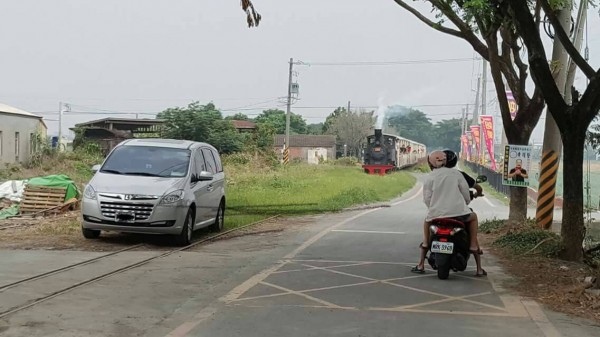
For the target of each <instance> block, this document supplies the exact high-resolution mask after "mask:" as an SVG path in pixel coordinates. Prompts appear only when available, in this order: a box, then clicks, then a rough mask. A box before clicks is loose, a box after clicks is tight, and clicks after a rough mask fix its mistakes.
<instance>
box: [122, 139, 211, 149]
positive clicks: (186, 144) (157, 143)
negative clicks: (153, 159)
mask: <svg viewBox="0 0 600 337" xmlns="http://www.w3.org/2000/svg"><path fill="white" fill-rule="evenodd" d="M119 146H151V147H168V148H173V149H191V148H198V147H201V146H206V147H210V148H214V147H213V146H212V145H210V144H208V143H202V142H195V141H191V140H181V139H162V138H137V139H128V140H126V141H124V142H122V143H121V144H119Z"/></svg>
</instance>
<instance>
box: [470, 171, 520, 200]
mask: <svg viewBox="0 0 600 337" xmlns="http://www.w3.org/2000/svg"><path fill="white" fill-rule="evenodd" d="M460 170H461V171H463V172H465V173H466V174H468V175H470V176H471V177H473V179H475V178H477V173H475V172H473V171H471V170H470V169H469V168H468V167H460ZM479 185H481V187H482V188H483V195H485V196H491V197H492V198H494V199H496V200H499V201H500V202H502V203H503V204H504V205H506V206H508V205H509V204H510V199H509V198H508V197H507V196H506V195H504V194H503V193H500V192H498V191H496V190H495V189H494V188H493V187H492V185H490V183H488V182H485V183H479Z"/></svg>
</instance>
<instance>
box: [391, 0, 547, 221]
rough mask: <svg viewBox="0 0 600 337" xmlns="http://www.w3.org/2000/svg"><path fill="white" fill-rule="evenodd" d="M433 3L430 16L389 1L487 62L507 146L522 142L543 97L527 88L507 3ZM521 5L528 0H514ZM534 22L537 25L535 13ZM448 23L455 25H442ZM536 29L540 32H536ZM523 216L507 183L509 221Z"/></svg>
mask: <svg viewBox="0 0 600 337" xmlns="http://www.w3.org/2000/svg"><path fill="white" fill-rule="evenodd" d="M425 1H426V2H427V3H429V4H430V5H431V6H432V7H433V12H434V15H435V18H434V19H430V18H428V17H427V16H426V15H424V14H422V13H421V12H419V11H418V10H417V9H415V8H414V7H413V6H411V5H409V4H408V1H403V0H394V2H396V3H397V4H398V5H399V6H400V7H402V8H403V9H405V10H407V11H408V12H410V13H411V14H413V15H414V16H415V17H416V18H418V19H419V20H421V21H422V22H423V23H425V24H426V25H428V26H430V27H431V28H433V29H435V30H437V31H440V32H442V33H445V34H448V35H451V36H454V37H457V38H460V39H463V40H465V41H466V42H467V43H469V44H470V45H471V46H472V47H473V49H474V50H475V52H477V53H478V54H479V55H480V56H481V57H482V58H483V59H485V60H486V61H488V62H489V64H490V69H491V74H492V78H493V81H494V86H495V89H496V95H497V96H498V103H499V105H500V112H501V115H502V124H503V126H504V131H505V133H506V138H507V139H508V141H509V143H510V144H517V145H527V144H528V143H529V138H530V136H531V133H532V132H533V129H534V128H535V126H536V124H537V122H538V121H539V118H540V116H541V113H542V110H543V109H544V105H545V103H544V96H543V95H542V91H541V90H540V88H539V84H538V83H535V82H534V83H535V84H536V85H535V87H534V90H533V92H532V93H531V94H530V93H528V92H527V90H526V89H527V87H526V83H527V77H528V73H527V71H528V67H527V65H526V64H525V63H524V62H523V60H522V58H521V47H520V42H519V39H520V38H521V37H522V36H521V34H520V31H518V30H517V29H515V25H514V23H513V20H512V19H511V16H510V15H509V13H507V11H506V7H507V3H506V2H507V1H501V0H489V1H488V0H425ZM519 1H520V2H522V3H523V4H525V6H527V3H528V2H529V1H524V0H519ZM536 17H537V20H536V22H535V24H534V26H537V27H539V24H540V22H541V20H539V15H538V16H536ZM447 22H450V23H451V24H452V25H453V26H454V27H451V26H448V25H446V23H447ZM537 31H538V32H539V30H537ZM505 81H506V84H507V85H508V88H509V89H510V90H511V91H512V93H513V96H514V97H515V100H516V101H517V104H518V111H517V114H516V117H515V119H514V120H512V119H511V116H510V110H509V106H508V99H507V97H506V89H507V88H506V85H505ZM526 217H527V190H526V188H523V187H511V198H510V212H509V220H511V221H518V222H522V221H524V220H525V219H526Z"/></svg>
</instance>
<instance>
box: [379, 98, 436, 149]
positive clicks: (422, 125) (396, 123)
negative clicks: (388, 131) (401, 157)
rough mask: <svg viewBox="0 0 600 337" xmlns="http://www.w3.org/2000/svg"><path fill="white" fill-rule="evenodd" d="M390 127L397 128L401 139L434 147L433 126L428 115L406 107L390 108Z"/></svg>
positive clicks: (388, 119)
mask: <svg viewBox="0 0 600 337" xmlns="http://www.w3.org/2000/svg"><path fill="white" fill-rule="evenodd" d="M388 111H390V112H389V113H388V118H387V121H388V125H389V126H391V127H393V128H395V129H396V132H397V133H398V135H399V136H400V137H404V138H407V139H410V140H414V141H415V142H419V143H423V144H425V145H428V146H432V145H433V144H432V142H431V132H432V129H433V124H431V119H430V118H429V117H427V115H426V114H425V113H424V112H422V111H419V110H415V109H407V108H404V107H398V106H395V107H390V108H389V109H388Z"/></svg>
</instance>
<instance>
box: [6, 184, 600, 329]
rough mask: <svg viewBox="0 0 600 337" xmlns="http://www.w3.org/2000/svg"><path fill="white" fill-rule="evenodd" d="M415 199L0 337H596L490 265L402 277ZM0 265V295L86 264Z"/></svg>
mask: <svg viewBox="0 0 600 337" xmlns="http://www.w3.org/2000/svg"><path fill="white" fill-rule="evenodd" d="M421 198H422V196H421V192H420V185H419V186H417V187H415V188H414V189H413V190H411V191H410V192H408V193H406V194H405V195H404V196H403V197H402V198H400V199H398V200H396V201H394V204H393V206H392V207H385V208H379V209H369V210H365V211H353V212H345V213H340V214H335V215H321V216H314V217H307V218H305V219H303V220H302V224H298V221H294V222H295V223H296V225H294V226H291V227H290V228H289V229H288V230H286V231H284V232H280V233H267V234H264V235H259V236H245V237H239V238H235V239H231V240H226V241H219V242H215V243H213V244H210V245H207V246H203V247H202V248H200V249H198V250H195V251H193V252H183V253H180V254H176V255H173V256H169V257H167V258H164V259H161V260H158V261H155V262H152V263H150V264H148V265H145V266H143V267H140V268H137V269H134V270H131V271H128V272H126V273H123V274H119V275H116V276H113V277H111V278H107V279H104V280H102V281H100V282H97V283H94V284H91V285H89V286H87V287H85V288H82V289H77V290H74V291H72V292H70V293H68V294H65V295H62V296H60V297H57V298H54V299H52V300H50V301H47V302H44V303H42V304H40V305H37V306H35V307H32V308H30V309H27V310H24V311H21V312H18V313H15V314H14V315H11V316H9V317H7V318H4V319H3V320H0V336H10V337H12V336H151V337H155V336H156V337H165V336H170V337H180V336H211V337H213V336H215V337H221V336H224V337H225V336H226V337H229V336H231V337H233V336H245V337H252V336H257V337H258V336H261V337H263V336H267V337H270V336H273V337H275V336H277V337H279V336H290V337H295V336H369V337H372V336H415V337H419V336H464V337H471V336H502V337H505V336H511V337H513V336H514V337H516V336H577V337H586V336H598V335H600V328H599V327H598V326H595V325H593V324H592V323H590V322H586V321H581V320H576V319H572V318H569V317H566V316H564V315H561V314H557V313H553V312H550V311H546V310H544V309H543V308H542V307H541V306H540V305H538V304H537V303H535V302H534V301H531V300H528V299H524V298H520V297H518V296H517V295H516V294H514V293H511V292H509V291H507V290H506V289H505V288H504V286H506V283H505V282H510V281H511V280H510V278H509V277H507V276H506V275H505V274H503V273H502V270H501V269H500V268H499V267H498V266H497V265H496V264H495V262H494V260H493V257H491V256H489V255H484V268H485V269H486V270H487V271H488V273H489V275H488V277H485V278H476V277H474V274H475V271H474V266H473V265H472V266H471V268H469V269H468V270H467V271H465V272H464V273H452V274H451V276H450V278H449V279H448V280H445V281H441V280H439V279H437V276H436V274H435V273H434V272H433V271H431V270H428V271H427V273H426V274H424V275H419V274H413V273H411V272H410V268H411V267H412V266H414V265H415V263H416V261H417V254H418V248H417V245H418V243H419V242H420V241H421V238H420V235H421V223H422V219H423V215H424V213H425V207H424V205H423V203H422V200H421ZM472 206H473V208H474V209H475V210H476V211H477V212H478V214H479V215H480V217H481V218H486V217H489V218H491V217H498V218H502V217H505V216H506V214H507V209H506V207H505V206H503V205H501V204H500V203H499V202H497V201H494V200H489V199H480V200H476V201H475V202H474V203H473V205H472ZM0 254H1V256H2V257H3V258H2V259H0V280H2V282H1V283H0V285H1V284H5V283H8V282H10V281H12V280H14V279H18V277H26V276H28V275H30V274H33V273H39V272H43V271H44V270H47V269H52V268H55V267H56V266H60V265H61V264H67V263H72V262H74V261H75V262H76V261H77V259H83V258H87V257H88V256H87V255H86V254H87V253H77V254H73V253H71V252H44V251H35V252H34V251H26V252H25V251H4V252H0ZM89 254H94V253H89ZM147 254H148V252H137V253H136V252H131V253H127V254H126V257H122V258H121V259H131V260H135V259H142V258H144V257H146V256H147ZM89 256H93V255H89ZM124 262H126V261H121V262H120V263H124ZM471 264H473V262H471ZM81 273H82V272H79V274H81ZM15 275H16V276H15ZM69 275H70V276H69V277H72V278H73V279H76V278H78V277H79V278H80V277H81V275H78V273H73V274H69ZM65 278H67V280H65ZM55 282H58V281H55V280H53V279H50V278H49V279H46V280H45V281H43V283H38V284H37V285H36V286H35V287H33V286H29V287H26V288H23V289H19V288H14V289H9V290H7V291H4V292H0V306H3V303H8V302H7V301H8V300H10V301H16V300H17V299H18V298H19V296H21V295H22V296H29V297H32V298H34V297H35V296H39V295H40V294H43V292H44V291H45V287H47V288H48V289H49V288H52V287H53V286H54V283H55ZM60 282H63V283H64V282H68V277H65V276H63V277H62V279H61V280H60ZM32 291H35V294H37V295H35V294H32ZM47 291H50V290H47Z"/></svg>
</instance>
